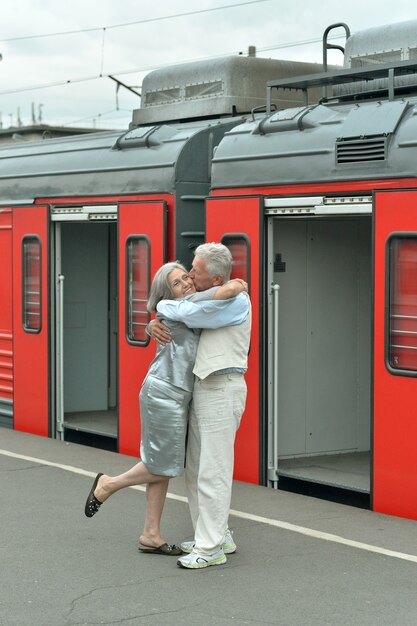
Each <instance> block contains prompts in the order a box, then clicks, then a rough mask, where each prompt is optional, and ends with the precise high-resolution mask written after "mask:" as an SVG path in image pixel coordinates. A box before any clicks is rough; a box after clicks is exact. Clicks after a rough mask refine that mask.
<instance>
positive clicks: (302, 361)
mask: <svg viewBox="0 0 417 626" xmlns="http://www.w3.org/2000/svg"><path fill="white" fill-rule="evenodd" d="M371 211H372V203H371V199H370V198H366V199H364V198H358V199H345V198H343V199H339V200H337V199H331V200H327V199H326V198H324V197H320V198H319V197H311V198H275V199H274V198H270V199H267V200H265V213H266V216H267V224H268V228H267V233H268V245H267V249H268V254H267V258H268V276H267V283H268V286H269V287H270V291H269V307H268V313H269V314H268V331H267V332H268V341H267V347H268V383H269V384H268V388H269V389H270V393H269V405H268V415H269V416H270V417H271V419H270V420H269V426H270V427H269V433H268V435H269V437H268V441H269V446H268V460H269V472H268V477H269V479H270V484H271V485H273V486H277V485H278V486H281V487H284V488H285V486H287V487H288V488H292V489H296V490H297V489H300V490H303V491H305V492H307V493H314V492H315V491H314V490H315V485H321V487H320V489H321V490H322V492H323V491H326V490H327V493H328V495H329V497H332V495H331V493H330V491H329V488H330V490H332V489H333V491H334V489H335V488H337V489H343V490H345V492H346V491H348V492H350V493H352V492H354V493H356V494H363V495H359V496H355V497H357V498H360V499H361V502H362V500H363V499H364V501H365V502H364V503H368V502H369V493H370V478H371V476H370V475H371V471H370V467H371V463H370V451H371V441H370V434H371V294H372V285H371V256H372V252H371V251H372V238H371ZM352 497H353V493H352Z"/></svg>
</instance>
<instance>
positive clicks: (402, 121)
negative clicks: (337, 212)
mask: <svg viewBox="0 0 417 626" xmlns="http://www.w3.org/2000/svg"><path fill="white" fill-rule="evenodd" d="M416 148H417V98H416V97H414V98H410V99H402V98H401V99H398V100H393V101H389V100H385V101H381V100H378V101H375V100H372V101H369V100H367V101H361V102H359V103H358V102H351V103H349V104H342V103H327V104H313V105H309V106H304V107H296V108H291V109H285V110H281V111H278V112H274V113H272V114H270V115H269V116H266V117H264V118H263V119H262V120H259V119H255V120H251V121H248V122H246V123H245V124H242V125H240V126H238V127H236V128H234V129H231V130H230V131H229V132H228V133H227V134H226V135H225V137H224V138H223V140H222V142H221V143H220V145H219V147H218V148H217V150H216V153H215V156H214V159H213V170H212V187H213V188H227V187H228V188H230V187H246V186H266V185H276V184H287V183H303V182H321V181H348V180H366V179H381V178H388V177H390V178H391V177H409V176H416V175H417V152H416Z"/></svg>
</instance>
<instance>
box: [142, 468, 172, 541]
mask: <svg viewBox="0 0 417 626" xmlns="http://www.w3.org/2000/svg"><path fill="white" fill-rule="evenodd" d="M168 482H169V479H168V478H167V479H165V480H161V481H160V482H155V483H149V484H148V485H147V486H146V517H145V524H144V527H143V531H142V534H141V536H140V537H139V541H140V543H142V544H143V545H145V546H150V547H155V548H158V547H159V546H161V545H162V544H163V543H166V542H165V539H164V538H163V537H162V535H161V516H162V511H163V509H164V504H165V498H166V493H167V489H168Z"/></svg>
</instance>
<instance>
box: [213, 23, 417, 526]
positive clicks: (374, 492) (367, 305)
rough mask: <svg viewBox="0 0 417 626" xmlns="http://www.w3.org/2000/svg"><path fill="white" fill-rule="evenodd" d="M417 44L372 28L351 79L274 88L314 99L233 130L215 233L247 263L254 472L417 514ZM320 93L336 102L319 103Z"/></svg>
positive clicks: (354, 54) (411, 30) (406, 33)
mask: <svg viewBox="0 0 417 626" xmlns="http://www.w3.org/2000/svg"><path fill="white" fill-rule="evenodd" d="M416 41H417V22H414V23H413V25H412V26H410V24H408V23H407V24H406V25H396V26H392V27H387V28H386V29H382V31H381V29H371V30H370V31H366V32H364V33H360V34H358V35H356V36H351V37H350V38H349V39H348V41H347V45H346V52H345V58H346V67H345V69H343V70H341V71H338V72H332V73H329V74H321V75H317V76H314V77H302V78H300V79H297V78H293V79H290V80H279V81H271V82H270V83H269V85H268V89H269V90H270V91H273V90H274V89H276V88H280V89H282V88H284V89H288V90H293V89H296V90H300V91H301V92H302V93H304V95H305V101H304V105H303V106H301V107H294V108H290V109H286V110H279V111H277V112H273V111H270V112H269V115H267V116H265V117H263V118H262V119H253V120H250V121H248V122H246V123H245V124H242V125H239V126H237V127H236V128H234V129H231V130H230V131H229V132H228V133H226V135H225V137H224V138H223V140H222V142H221V144H220V145H219V147H218V149H217V151H216V154H215V156H214V158H213V174H212V193H211V198H210V199H209V200H208V201H207V233H206V237H207V238H208V239H222V237H227V233H228V232H235V231H237V230H239V231H240V234H241V235H240V236H241V245H242V246H245V247H246V250H247V254H248V258H249V254H250V259H251V262H250V280H251V285H252V298H253V300H254V302H255V305H256V303H257V305H258V306H257V312H258V315H259V325H256V324H255V335H256V336H255V345H256V346H258V345H260V346H261V350H260V351H259V353H258V352H257V353H256V354H255V355H253V360H254V362H252V367H251V370H250V371H251V373H250V376H251V377H252V386H253V387H254V388H256V389H257V391H256V394H255V398H253V402H254V405H253V406H252V407H251V410H254V411H255V410H256V401H257V402H258V404H259V412H260V414H261V415H264V419H263V420H261V421H260V423H259V430H258V432H255V431H254V432H253V433H252V435H253V437H254V438H256V437H257V438H258V443H259V446H258V450H259V453H260V464H259V476H257V475H256V474H255V475H254V476H253V478H255V480H256V479H258V478H259V477H260V480H261V481H262V482H264V483H266V484H269V485H271V486H276V485H277V484H278V481H279V480H285V479H290V480H293V481H294V480H295V481H297V480H298V481H304V482H311V483H319V484H322V485H327V486H330V487H332V488H341V489H344V490H348V491H354V492H358V493H363V494H369V496H370V506H371V507H372V508H373V509H374V510H376V511H380V512H384V513H390V514H394V515H399V516H404V517H410V518H414V519H416V518H417V421H416V416H417V412H416V409H415V396H416V393H417V379H416V376H417V360H416V359H417V343H416V337H417V333H416V330H417V328H416V326H415V324H416V320H417V278H416V277H417V266H416V265H415V260H416V250H417V239H416V233H417V178H416V174H417V169H416V163H417V155H416V152H415V150H416V146H417V141H416V139H417V126H416V110H417V109H416V107H417V99H416V97H415V95H413V93H415V89H416V87H417V79H416V74H415V72H416V70H417V65H416V63H415V61H414V60H413V59H410V58H409V57H408V56H407V55H410V56H411V53H412V51H413V50H415V49H416V48H415V45H416ZM364 42H365V44H368V45H367V46H366V45H365V44H364ZM369 42H371V43H372V46H373V47H372V53H371V54H369V53H367V52H366V50H369ZM386 48H388V49H389V50H390V51H391V57H390V58H387V57H388V55H387V54H386V53H385V49H386ZM375 50H377V51H378V50H381V52H380V53H379V54H378V53H376V52H375ZM394 51H395V52H394ZM367 54H368V56H370V59H367ZM381 61H382V62H383V63H382V64H381ZM387 61H393V62H392V63H388V64H387V63H386V62H387ZM317 86H324V87H331V88H332V90H333V91H332V96H331V97H328V96H326V94H324V97H323V98H322V99H321V101H319V102H314V101H313V104H308V99H309V98H308V93H309V89H310V88H312V87H317ZM269 99H270V98H269ZM243 242H244V243H243Z"/></svg>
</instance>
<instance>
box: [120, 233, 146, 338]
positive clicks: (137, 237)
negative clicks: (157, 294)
mask: <svg viewBox="0 0 417 626" xmlns="http://www.w3.org/2000/svg"><path fill="white" fill-rule="evenodd" d="M133 241H135V242H137V241H144V242H145V243H146V245H147V260H146V263H147V275H146V281H147V297H148V296H149V289H150V286H151V241H150V239H149V237H147V236H146V235H129V237H128V238H127V239H126V242H125V263H126V268H125V337H126V341H127V342H128V344H130V345H132V346H138V347H142V348H144V347H146V346H147V345H149V342H150V337H149V335H147V334H146V330H145V335H146V339H145V340H136V339H132V338H131V337H130V335H129V316H130V312H131V308H132V307H133V304H132V307H131V298H130V290H129V284H130V282H129V270H130V263H129V244H130V243H131V242H133ZM150 320H151V315H150V313H149V312H148V311H147V321H146V326H147V325H148V324H149V322H150Z"/></svg>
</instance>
